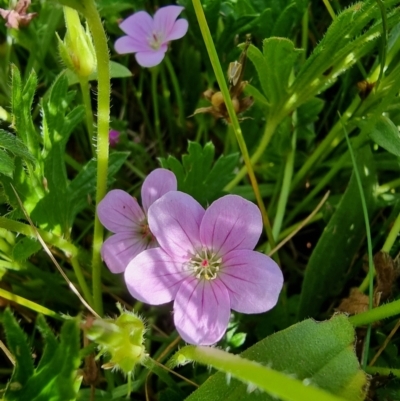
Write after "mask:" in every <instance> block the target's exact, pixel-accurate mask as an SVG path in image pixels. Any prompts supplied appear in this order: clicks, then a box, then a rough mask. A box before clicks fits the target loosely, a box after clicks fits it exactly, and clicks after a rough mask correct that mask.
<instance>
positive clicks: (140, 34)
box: [115, 6, 188, 67]
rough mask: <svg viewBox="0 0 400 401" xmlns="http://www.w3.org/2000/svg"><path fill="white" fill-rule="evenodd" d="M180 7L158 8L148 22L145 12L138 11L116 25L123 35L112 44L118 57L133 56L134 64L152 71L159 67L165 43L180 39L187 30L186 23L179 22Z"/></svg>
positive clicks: (183, 21) (148, 17) (181, 8)
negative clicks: (130, 54)
mask: <svg viewBox="0 0 400 401" xmlns="http://www.w3.org/2000/svg"><path fill="white" fill-rule="evenodd" d="M182 10H183V7H179V6H167V7H161V8H159V9H158V10H157V12H156V13H155V14H154V18H152V17H151V16H150V15H149V14H148V13H146V12H145V11H139V12H137V13H135V14H133V15H131V16H130V17H128V18H127V19H125V20H124V21H122V23H121V24H120V28H121V29H122V30H123V31H124V32H125V33H126V34H127V36H123V37H122V38H119V39H118V40H117V41H116V42H115V50H116V51H117V52H118V53H120V54H125V53H136V54H135V57H136V61H137V62H138V63H139V64H140V65H141V66H142V67H154V66H156V65H158V64H160V63H161V61H162V59H163V58H164V56H165V52H166V51H167V49H168V42H169V41H171V40H175V39H180V38H182V37H183V36H184V35H185V34H186V32H187V30H188V22H187V21H186V20H185V19H179V20H176V19H177V18H178V15H179V14H180V13H181V12H182Z"/></svg>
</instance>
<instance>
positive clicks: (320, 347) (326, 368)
mask: <svg viewBox="0 0 400 401" xmlns="http://www.w3.org/2000/svg"><path fill="white" fill-rule="evenodd" d="M354 341H355V333H354V328H353V326H352V325H351V324H350V323H349V321H348V319H347V317H345V316H344V315H336V316H334V317H333V318H332V319H330V320H329V321H325V322H315V321H313V320H311V319H308V320H305V321H303V322H301V323H298V324H295V325H293V326H291V327H289V328H287V329H285V330H282V331H280V332H278V333H276V334H273V335H271V336H269V337H267V338H265V339H264V340H262V341H260V342H258V343H257V344H255V345H253V346H252V347H250V348H249V349H248V350H246V351H244V352H243V353H242V354H240V356H241V357H243V358H246V359H249V360H252V361H256V362H259V363H261V364H263V365H266V366H269V367H271V368H272V369H274V370H277V371H279V372H283V373H285V374H286V375H291V376H293V377H294V378H296V379H297V380H303V381H305V380H306V381H307V383H309V385H310V386H315V387H318V388H320V389H323V390H326V391H328V392H330V393H332V394H334V395H336V396H338V397H343V398H345V399H348V400H352V401H363V400H364V398H365V396H366V393H365V392H366V389H367V378H366V375H365V373H364V372H363V371H362V370H361V369H360V366H359V363H358V360H357V357H356V355H355V353H354ZM210 352H212V350H211V351H210ZM235 375H236V376H238V377H240V372H239V370H237V371H236V372H235ZM210 397H212V400H213V401H226V400H231V401H233V400H240V401H247V400H248V401H256V400H257V401H273V400H275V398H274V397H272V396H270V395H268V394H266V393H260V392H251V393H249V392H248V387H247V383H242V382H239V381H238V380H235V379H233V380H231V381H230V383H229V384H228V383H227V380H226V375H225V373H222V372H220V373H216V374H215V375H213V376H211V377H210V378H209V379H208V380H207V381H206V382H205V383H204V384H203V385H202V386H200V388H199V389H198V390H196V391H195V392H194V393H192V394H191V395H190V396H189V397H188V398H187V401H206V400H209V399H211V398H210Z"/></svg>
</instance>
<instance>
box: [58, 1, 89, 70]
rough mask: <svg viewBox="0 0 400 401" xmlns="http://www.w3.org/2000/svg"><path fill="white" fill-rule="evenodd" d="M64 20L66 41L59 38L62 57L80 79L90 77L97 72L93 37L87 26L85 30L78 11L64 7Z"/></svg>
mask: <svg viewBox="0 0 400 401" xmlns="http://www.w3.org/2000/svg"><path fill="white" fill-rule="evenodd" d="M64 18H65V24H66V27H67V33H66V34H65V37H64V41H62V40H61V39H60V37H59V36H58V35H57V38H58V47H59V50H60V55H61V58H62V60H63V61H64V63H65V65H66V66H67V67H68V68H69V69H70V70H72V71H74V72H75V73H76V74H77V75H78V76H80V77H88V76H89V75H90V74H91V73H93V72H94V71H95V70H96V66H97V63H96V54H95V51H94V47H93V43H92V37H91V35H90V32H89V29H88V27H87V26H86V31H85V30H84V29H83V27H82V24H81V21H80V19H79V14H78V12H77V11H76V10H74V9H72V8H69V7H64Z"/></svg>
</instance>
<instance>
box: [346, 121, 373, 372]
mask: <svg viewBox="0 0 400 401" xmlns="http://www.w3.org/2000/svg"><path fill="white" fill-rule="evenodd" d="M340 121H341V122H342V119H341V118H340ZM342 127H343V131H344V135H345V137H346V142H347V146H348V148H349V152H350V156H351V161H352V163H353V169H354V174H355V176H356V179H357V185H358V190H359V192H360V198H361V205H362V210H363V214H364V220H365V231H366V237H367V245H368V266H369V269H368V274H369V277H370V280H369V304H368V307H369V310H372V308H373V293H374V278H373V272H374V262H373V255H372V239H371V228H370V225H369V218H368V209H367V203H366V201H365V196H364V190H363V186H362V181H361V177H360V173H359V171H358V167H357V163H356V158H355V156H354V152H353V148H352V146H351V142H350V138H349V135H348V134H347V131H346V127H345V126H344V124H343V123H342ZM370 338H371V325H369V326H368V330H367V335H366V337H365V343H364V352H363V356H362V366H363V368H364V369H365V367H366V366H367V362H368V351H369V342H370Z"/></svg>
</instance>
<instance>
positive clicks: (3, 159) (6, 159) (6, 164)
mask: <svg viewBox="0 0 400 401" xmlns="http://www.w3.org/2000/svg"><path fill="white" fill-rule="evenodd" d="M13 172H14V160H13V159H12V157H10V156H9V155H8V154H7V152H5V151H4V150H3V149H0V174H4V175H6V176H8V177H12V176H13Z"/></svg>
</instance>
